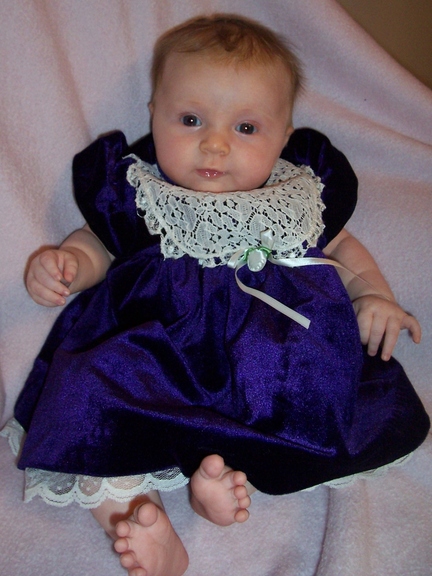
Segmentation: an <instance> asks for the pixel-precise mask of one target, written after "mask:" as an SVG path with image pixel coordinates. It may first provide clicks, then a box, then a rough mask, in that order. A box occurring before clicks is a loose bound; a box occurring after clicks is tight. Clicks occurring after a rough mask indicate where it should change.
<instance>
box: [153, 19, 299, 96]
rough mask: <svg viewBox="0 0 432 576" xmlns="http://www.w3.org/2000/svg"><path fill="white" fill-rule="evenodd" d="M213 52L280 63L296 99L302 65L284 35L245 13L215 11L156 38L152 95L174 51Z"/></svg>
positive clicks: (229, 58)
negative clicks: (241, 14)
mask: <svg viewBox="0 0 432 576" xmlns="http://www.w3.org/2000/svg"><path fill="white" fill-rule="evenodd" d="M174 52H175V53H197V52H205V53H208V54H211V56H214V57H215V58H217V59H218V60H219V61H222V62H226V63H235V64H237V63H238V64H245V65H253V64H259V65H274V64H275V63H278V62H279V63H281V64H282V65H283V66H284V67H285V69H286V71H287V74H288V76H289V78H290V84H291V97H292V99H293V100H294V98H295V96H296V94H297V93H298V91H299V89H300V87H301V84H302V72H301V65H300V62H299V60H298V58H297V57H296V56H295V54H294V53H293V51H292V49H291V48H290V47H289V45H288V43H287V42H286V40H285V39H283V38H282V37H280V36H278V35H277V34H275V33H274V32H273V31H272V30H270V29H269V28H267V27H266V26H263V25H262V24H259V23H258V22H255V21H253V20H249V19H247V18H244V17H242V16H237V15H234V14H213V15H212V16H199V17H196V18H192V19H191V20H187V21H186V22H184V23H183V24H180V25H179V26H176V27H175V28H172V29H171V30H168V31H167V32H165V34H163V35H162V36H161V37H160V38H159V40H158V41H157V42H156V45H155V49H154V53H153V64H152V69H151V80H152V98H153V95H154V93H155V91H156V90H157V88H158V86H159V83H160V81H161V78H162V74H163V71H164V67H165V63H166V60H167V58H168V56H169V55H170V54H172V53H174Z"/></svg>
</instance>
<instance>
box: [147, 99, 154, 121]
mask: <svg viewBox="0 0 432 576" xmlns="http://www.w3.org/2000/svg"><path fill="white" fill-rule="evenodd" d="M148 109H149V111H150V118H151V117H152V116H153V111H154V105H153V102H149V103H148Z"/></svg>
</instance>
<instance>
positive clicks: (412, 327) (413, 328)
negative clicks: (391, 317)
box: [401, 314, 422, 344]
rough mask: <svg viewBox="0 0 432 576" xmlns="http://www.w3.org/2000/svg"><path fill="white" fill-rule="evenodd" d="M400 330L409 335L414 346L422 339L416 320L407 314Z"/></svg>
mask: <svg viewBox="0 0 432 576" xmlns="http://www.w3.org/2000/svg"><path fill="white" fill-rule="evenodd" d="M401 329H402V330H404V329H407V330H408V331H409V333H410V334H411V338H412V339H413V342H415V343H416V344H419V343H420V341H421V337H422V329H421V326H420V323H419V321H418V320H417V318H415V317H414V316H411V314H407V315H406V316H405V318H404V319H403V321H402V325H401Z"/></svg>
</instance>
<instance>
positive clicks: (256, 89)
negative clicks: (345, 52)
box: [150, 53, 292, 192]
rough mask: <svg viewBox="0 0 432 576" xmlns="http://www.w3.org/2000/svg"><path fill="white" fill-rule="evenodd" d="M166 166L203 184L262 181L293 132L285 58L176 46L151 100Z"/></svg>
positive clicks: (223, 187)
mask: <svg viewBox="0 0 432 576" xmlns="http://www.w3.org/2000/svg"><path fill="white" fill-rule="evenodd" d="M150 112H151V115H152V131H153V137H154V141H155V146H156V153H157V158H158V162H159V165H160V167H161V169H162V171H163V172H164V173H165V174H166V175H167V176H168V177H169V178H170V179H171V180H172V181H174V182H175V183H176V184H177V185H179V186H182V187H184V188H189V189H192V190H199V191H203V192H233V191H237V190H252V189H254V188H258V187H259V186H261V185H262V184H264V182H265V181H266V180H267V178H268V177H269V175H270V172H271V170H272V168H273V166H274V164H275V162H276V160H277V159H278V157H279V154H280V152H281V150H282V148H283V147H284V146H285V145H286V143H287V141H288V138H289V136H290V134H291V132H292V126H291V113H292V99H291V95H290V78H289V77H288V74H287V72H286V70H285V68H284V67H283V66H282V64H280V65H279V64H276V65H274V66H268V67H265V66H261V65H260V66H257V65H253V66H250V67H246V66H235V65H233V64H226V63H225V64H224V63H221V62H218V61H216V62H215V61H214V59H212V58H211V57H210V56H206V55H204V56H203V55H200V54H176V53H174V54H171V55H170V56H169V57H168V59H167V62H166V64H165V68H164V72H163V75H162V78H161V81H160V83H159V86H158V87H157V89H156V92H155V94H154V97H153V101H152V103H151V104H150Z"/></svg>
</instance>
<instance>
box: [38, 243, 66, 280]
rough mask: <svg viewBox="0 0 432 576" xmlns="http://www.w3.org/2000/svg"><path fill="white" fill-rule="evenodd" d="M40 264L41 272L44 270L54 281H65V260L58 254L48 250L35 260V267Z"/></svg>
mask: <svg viewBox="0 0 432 576" xmlns="http://www.w3.org/2000/svg"><path fill="white" fill-rule="evenodd" d="M38 262H39V264H40V267H41V270H44V271H45V272H46V274H47V275H48V276H50V277H51V278H52V279H53V280H56V281H57V282H61V280H62V279H63V259H62V258H60V257H59V254H58V252H56V251H54V250H46V251H45V252H42V254H40V255H39V257H38V258H37V259H35V261H34V265H35V267H37V264H38Z"/></svg>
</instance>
